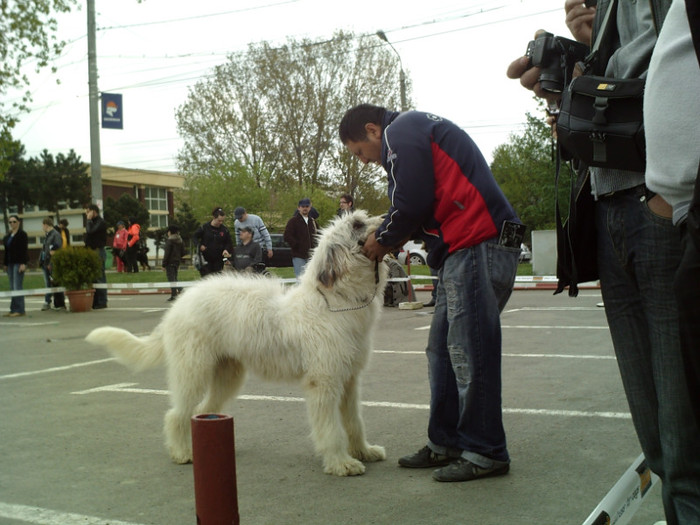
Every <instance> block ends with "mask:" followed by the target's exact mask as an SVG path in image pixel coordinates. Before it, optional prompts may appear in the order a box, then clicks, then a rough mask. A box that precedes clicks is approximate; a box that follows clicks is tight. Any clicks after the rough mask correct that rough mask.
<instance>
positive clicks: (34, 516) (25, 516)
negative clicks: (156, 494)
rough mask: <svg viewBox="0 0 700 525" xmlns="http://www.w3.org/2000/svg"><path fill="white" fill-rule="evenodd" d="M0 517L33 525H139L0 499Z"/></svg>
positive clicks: (137, 524)
mask: <svg viewBox="0 0 700 525" xmlns="http://www.w3.org/2000/svg"><path fill="white" fill-rule="evenodd" d="M0 518H6V519H10V520H19V521H24V522H27V523H33V524H35V525H104V524H105V523H109V525H140V524H139V523H133V522H130V521H119V520H114V519H107V518H97V517H95V516H85V515H83V514H74V513H72V512H58V511H55V510H50V509H42V508H41V507H31V506H29V505H15V504H12V503H3V502H2V501H0Z"/></svg>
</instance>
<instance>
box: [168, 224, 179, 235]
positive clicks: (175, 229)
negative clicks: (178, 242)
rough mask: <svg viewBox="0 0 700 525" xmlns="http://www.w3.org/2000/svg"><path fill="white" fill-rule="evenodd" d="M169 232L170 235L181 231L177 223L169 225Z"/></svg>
mask: <svg viewBox="0 0 700 525" xmlns="http://www.w3.org/2000/svg"><path fill="white" fill-rule="evenodd" d="M168 233H169V234H170V235H175V234H176V233H180V228H179V226H178V225H177V224H171V225H170V226H168Z"/></svg>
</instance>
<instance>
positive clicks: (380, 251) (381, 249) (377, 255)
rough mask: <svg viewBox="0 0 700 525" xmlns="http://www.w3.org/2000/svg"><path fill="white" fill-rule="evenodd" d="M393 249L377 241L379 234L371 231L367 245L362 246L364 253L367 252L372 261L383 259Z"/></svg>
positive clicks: (366, 254)
mask: <svg viewBox="0 0 700 525" xmlns="http://www.w3.org/2000/svg"><path fill="white" fill-rule="evenodd" d="M390 251H391V248H387V247H386V246H382V245H381V244H379V243H378V242H377V236H376V234H375V233H371V234H370V235H369V237H367V240H366V241H365V245H364V246H363V247H362V253H364V254H365V257H367V258H368V259H369V260H370V261H381V260H382V259H383V258H384V256H385V255H386V254H387V253H389V252H390Z"/></svg>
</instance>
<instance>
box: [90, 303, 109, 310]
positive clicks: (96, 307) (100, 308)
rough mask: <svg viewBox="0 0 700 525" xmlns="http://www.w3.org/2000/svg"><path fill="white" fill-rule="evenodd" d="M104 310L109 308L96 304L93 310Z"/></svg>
mask: <svg viewBox="0 0 700 525" xmlns="http://www.w3.org/2000/svg"><path fill="white" fill-rule="evenodd" d="M103 308H107V305H106V304H96V305H95V306H93V307H92V309H93V310H102V309H103Z"/></svg>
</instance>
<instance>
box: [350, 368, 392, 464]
mask: <svg viewBox="0 0 700 525" xmlns="http://www.w3.org/2000/svg"><path fill="white" fill-rule="evenodd" d="M357 381H358V379H357V378H356V377H351V378H350V379H349V380H348V382H347V383H346V384H345V390H344V392H343V396H342V399H341V400H340V414H341V416H342V418H343V426H344V427H345V430H346V431H347V433H348V440H349V448H348V450H349V452H350V455H351V456H352V457H354V458H356V459H359V460H360V461H381V460H383V459H386V452H385V451H384V447H381V446H379V445H370V444H369V443H367V440H366V438H365V423H364V421H363V420H362V412H361V406H360V393H359V386H358V384H357Z"/></svg>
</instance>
